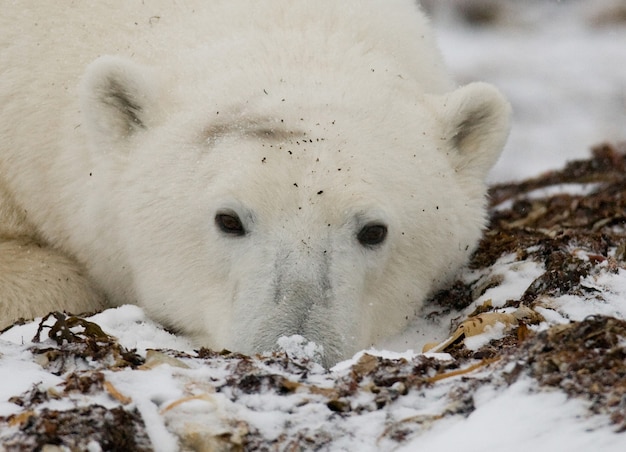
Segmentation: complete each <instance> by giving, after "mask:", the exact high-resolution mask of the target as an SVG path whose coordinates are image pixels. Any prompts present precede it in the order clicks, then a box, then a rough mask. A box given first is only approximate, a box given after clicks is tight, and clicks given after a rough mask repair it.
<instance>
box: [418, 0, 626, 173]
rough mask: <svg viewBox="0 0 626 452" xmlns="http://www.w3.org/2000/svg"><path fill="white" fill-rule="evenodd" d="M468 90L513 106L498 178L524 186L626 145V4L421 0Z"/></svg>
mask: <svg viewBox="0 0 626 452" xmlns="http://www.w3.org/2000/svg"><path fill="white" fill-rule="evenodd" d="M420 3H421V4H422V6H423V7H424V9H425V10H426V11H427V12H428V13H429V14H430V16H431V18H432V22H433V25H434V27H435V31H436V33H437V36H438V42H439V46H440V47H441V50H442V52H443V54H444V58H445V60H446V62H447V64H448V66H449V67H450V68H451V70H452V72H453V74H454V76H455V77H456V80H457V81H458V82H459V84H465V83H468V82H471V81H476V80H483V81H487V82H490V83H493V84H494V85H496V86H498V87H499V88H500V89H501V90H502V91H503V92H504V93H505V95H506V96H507V97H508V98H509V100H510V102H511V104H512V105H513V110H514V118H513V128H512V130H511V136H510V138H509V142H508V144H507V147H506V148H505V151H504V153H503V155H502V157H501V159H500V161H499V162H498V164H497V165H496V167H495V168H494V169H493V171H492V173H491V175H490V178H489V182H492V183H493V182H502V181H510V180H519V179H522V178H526V177H530V176H537V175H539V174H540V173H541V172H544V171H547V170H549V169H555V168H560V167H562V166H563V164H564V162H565V161H566V160H571V159H576V158H584V157H586V156H588V155H589V149H590V147H591V146H593V145H595V144H598V143H600V142H607V141H608V142H611V143H620V142H622V143H624V142H626V0H560V1H559V0H421V2H420Z"/></svg>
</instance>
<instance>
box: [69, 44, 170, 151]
mask: <svg viewBox="0 0 626 452" xmlns="http://www.w3.org/2000/svg"><path fill="white" fill-rule="evenodd" d="M158 85H159V84H158V83H157V79H156V76H155V75H154V74H153V73H152V71H151V70H150V69H149V68H147V67H144V66H141V65H139V64H137V63H135V62H133V61H130V60H128V59H126V58H121V57H114V56H103V57H100V58H98V59H97V60H96V61H94V62H93V63H91V64H90V65H89V66H88V68H87V71H86V72H85V75H84V77H83V80H82V83H81V88H80V89H81V93H80V100H81V110H82V115H83V126H84V127H85V128H86V131H87V132H86V133H87V135H88V136H89V138H90V139H91V140H92V144H93V145H94V146H95V147H96V148H100V149H101V148H103V147H104V148H105V149H115V148H118V147H120V146H123V145H124V143H125V142H126V141H128V139H130V138H131V137H132V136H133V135H134V134H135V133H137V132H138V131H140V130H142V129H145V128H147V127H148V126H149V125H151V122H152V121H153V119H154V116H155V115H156V100H157V99H158V91H159V86H158Z"/></svg>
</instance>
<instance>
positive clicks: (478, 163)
mask: <svg viewBox="0 0 626 452" xmlns="http://www.w3.org/2000/svg"><path fill="white" fill-rule="evenodd" d="M433 100H434V103H435V108H436V110H437V111H438V116H439V119H440V121H441V122H442V125H443V137H442V139H443V140H446V141H447V142H449V144H450V147H451V148H452V149H453V151H456V152H454V153H453V154H452V155H451V158H452V160H453V165H454V167H455V169H456V170H457V171H459V172H460V173H464V172H465V173H469V174H471V175H472V176H473V177H479V178H480V179H481V180H482V179H484V178H485V177H486V176H487V173H488V171H489V170H490V169H491V167H492V166H493V165H494V164H495V163H496V161H497V160H498V157H499V156H500V153H501V152H502V148H503V147H504V144H505V142H506V139H507V137H508V135H509V127H510V126H509V124H510V117H511V106H510V105H509V103H508V102H507V100H506V99H505V98H504V96H503V95H502V94H501V93H500V91H498V90H497V89H496V88H495V87H493V86H491V85H489V84H487V83H471V84H469V85H466V86H463V87H461V88H458V89H457V90H455V91H452V92H451V93H448V94H445V95H443V96H437V97H434V98H433Z"/></svg>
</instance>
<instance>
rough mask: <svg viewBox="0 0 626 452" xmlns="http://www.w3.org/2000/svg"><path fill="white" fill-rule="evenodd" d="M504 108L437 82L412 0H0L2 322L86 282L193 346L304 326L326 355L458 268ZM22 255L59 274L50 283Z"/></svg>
mask: <svg viewBox="0 0 626 452" xmlns="http://www.w3.org/2000/svg"><path fill="white" fill-rule="evenodd" d="M508 121H509V107H508V104H507V103H506V101H505V100H504V99H503V98H502V96H501V95H500V94H499V93H498V92H497V91H496V90H495V89H494V88H493V87H490V86H488V85H486V84H481V83H477V84H472V85H468V86H466V87H462V88H458V89H457V88H455V86H454V84H453V83H452V81H451V79H450V77H449V75H448V73H447V72H446V70H445V69H444V67H443V64H442V59H441V56H440V55H439V52H438V51H437V48H436V45H435V43H434V40H433V36H432V33H431V31H430V29H429V27H428V24H427V22H426V19H425V18H424V16H423V15H422V13H421V12H420V11H419V10H418V7H417V6H416V5H415V2H414V1H413V0H360V1H359V0H343V1H336V0H318V1H315V2H312V1H308V0H212V1H204V0H188V1H182V2H175V1H173V0H172V1H166V0H151V1H149V2H143V1H141V0H128V1H124V2H105V1H100V2H71V1H69V0H60V1H57V2H39V1H35V0H29V1H22V2H13V3H10V4H9V5H5V6H4V7H3V11H2V15H0V176H1V178H2V184H4V187H5V191H6V196H5V198H6V199H7V201H6V202H7V203H10V205H11V206H13V207H11V209H13V211H15V212H17V213H20V215H22V214H23V215H22V216H23V218H22V219H21V220H20V221H17V225H18V226H19V225H20V224H24V225H28V226H24V227H25V229H24V231H23V233H20V234H13V236H11V235H10V234H9V235H6V237H7V238H6V241H5V243H4V245H3V246H4V247H8V248H9V249H10V250H11V252H10V253H5V252H3V253H2V254H0V270H1V271H2V275H0V305H2V306H4V305H7V304H8V305H10V306H11V308H10V309H9V310H8V314H6V315H5V312H7V311H5V310H3V311H2V315H3V316H4V323H8V322H11V321H12V320H13V319H14V318H16V317H19V316H34V315H37V314H44V313H45V312H47V311H48V310H49V309H51V307H52V305H55V306H54V307H55V308H56V309H63V308H65V309H71V310H81V311H87V310H91V309H96V308H99V307H100V304H101V301H102V298H101V296H100V292H99V290H100V289H102V290H103V291H104V293H105V294H106V297H107V299H108V303H109V304H110V305H118V304H122V303H137V304H139V305H141V306H143V307H144V308H145V309H146V310H147V312H148V313H149V314H150V315H152V316H153V317H154V318H155V319H157V320H159V321H161V322H163V323H166V324H168V325H170V326H172V327H174V328H177V329H179V330H181V331H183V332H186V333H188V334H190V335H192V336H194V337H196V338H197V340H198V341H199V342H200V343H202V344H203V345H206V346H210V347H216V348H220V347H227V348H231V349H235V350H239V351H242V352H257V351H264V350H270V349H273V348H274V347H275V345H276V339H277V338H278V337H280V336H282V335H291V334H301V335H303V336H305V337H306V338H308V339H309V340H312V341H315V342H317V343H318V344H319V345H321V346H323V347H324V357H323V361H324V363H325V364H332V363H333V362H335V361H337V360H338V359H341V358H343V357H346V356H348V355H350V354H351V353H353V352H354V351H356V350H358V349H359V348H362V347H365V346H367V345H369V344H371V343H373V342H375V341H377V340H378V339H380V338H382V337H385V336H387V335H390V334H392V333H395V332H397V331H399V330H401V329H402V328H403V327H404V326H405V325H406V323H407V320H408V319H409V318H410V317H411V316H413V315H414V313H415V311H416V310H418V309H419V307H420V306H421V304H422V301H423V300H424V298H425V297H426V296H427V295H428V294H429V293H431V292H432V291H433V290H434V289H436V288H438V287H439V286H440V285H441V284H442V283H444V282H445V281H446V280H447V279H448V278H449V277H450V275H452V274H453V273H454V272H455V271H456V270H457V269H458V267H459V266H461V265H462V264H463V263H464V262H465V261H466V259H467V257H468V255H469V254H470V253H471V251H472V250H473V249H474V247H475V244H476V242H477V240H478V239H479V237H480V234H481V228H482V227H483V225H484V221H485V210H484V192H485V188H484V183H483V180H484V178H485V175H486V173H487V171H488V170H489V169H490V167H491V166H492V165H493V163H494V162H495V161H496V159H497V157H498V155H499V153H500V150H501V149H502V147H503V144H504V141H505V139H506V135H507V132H508ZM0 212H3V213H2V221H3V222H7V224H8V222H9V221H13V220H9V217H11V214H10V213H6V212H5V211H4V210H3V211H0ZM220 213H227V214H229V215H231V216H235V215H236V216H238V217H239V218H240V220H241V223H242V228H243V231H242V232H243V234H233V233H228V232H224V230H222V229H221V228H220V227H219V225H218V224H217V223H216V220H215V218H216V215H218V214H220ZM368 224H370V225H371V224H376V225H383V226H385V227H386V228H387V231H388V232H387V237H386V239H385V240H384V241H383V242H382V243H380V244H377V245H367V244H366V245H363V244H362V243H360V242H359V240H358V236H359V231H361V230H362V229H363V228H364V227H365V226H366V225H368ZM14 227H15V226H14ZM231 232H232V231H231ZM16 235H19V236H20V237H27V238H28V237H30V239H28V240H26V239H24V240H26V241H24V240H22V239H20V240H19V241H16V240H15V239H14V238H12V237H15V236H16ZM31 239H32V240H31ZM33 243H39V246H43V248H39V251H40V253H39V254H38V253H34V254H33V253H28V252H26V251H27V250H26V249H25V248H23V247H24V246H26V247H28V249H31V250H32V249H33V246H37V245H33ZM23 251H24V252H23ZM41 253H43V255H42V254H41ZM40 262H48V270H46V271H50V272H52V273H53V274H56V273H58V274H59V275H60V274H65V272H67V271H69V272H70V273H72V275H77V276H76V278H74V276H72V277H71V278H70V280H72V281H73V285H72V287H71V288H68V289H67V293H65V294H64V295H65V296H61V294H60V292H59V290H62V289H61V288H60V287H59V288H57V289H55V290H54V291H53V295H52V296H50V297H49V296H48V294H49V293H50V292H49V291H48V289H47V287H48V286H47V283H46V282H42V281H43V280H45V279H49V278H46V277H45V272H46V271H42V272H41V273H40V274H39V270H37V269H36V268H37V266H38V265H39V263H40ZM72 262H74V263H72ZM68 265H69V267H67V266H68ZM72 266H73V268H72ZM83 266H84V268H85V269H86V271H87V272H88V274H89V277H90V281H85V280H83V279H82V276H81V275H82V273H81V271H82V270H81V269H82V268H83ZM29 269H32V270H29ZM68 269H69V270H68ZM25 274H28V276H24V275H25ZM96 287H97V288H98V289H96ZM7 294H10V295H7ZM46 300H48V301H46ZM57 302H58V303H59V305H58V306H57V305H56V303H57Z"/></svg>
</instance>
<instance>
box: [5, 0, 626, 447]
mask: <svg viewBox="0 0 626 452" xmlns="http://www.w3.org/2000/svg"><path fill="white" fill-rule="evenodd" d="M445 3H446V2H441V4H439V5H438V6H437V8H436V13H437V14H436V20H435V25H436V28H437V30H438V34H439V42H440V46H441V48H442V51H443V53H444V55H445V58H446V60H447V63H448V64H449V65H450V67H451V68H452V69H453V71H454V72H455V74H456V75H457V78H458V79H459V81H460V82H462V83H466V82H469V81H472V80H485V81H489V82H492V83H494V84H496V85H497V86H499V87H500V88H501V89H502V90H503V91H504V92H505V94H506V95H507V96H508V97H509V99H510V100H511V102H512V104H513V107H514V111H515V114H514V123H513V129H512V132H511V137H510V140H509V143H508V145H507V148H506V151H505V153H504V155H503V157H502V158H501V160H500V161H499V163H498V164H497V165H496V167H495V169H494V170H493V171H492V173H491V176H490V180H491V181H503V180H510V179H521V178H525V177H530V176H535V175H537V174H539V173H541V172H543V171H546V170H549V169H552V168H557V167H561V166H562V165H563V163H564V162H565V161H566V160H567V159H572V158H581V157H585V156H587V155H588V149H589V147H590V146H591V145H593V144H596V143H598V142H601V141H613V142H616V141H621V140H626V128H625V127H624V124H626V25H624V24H622V25H621V26H620V25H615V26H605V27H595V28H594V27H592V26H591V25H590V19H589V18H590V17H594V15H597V14H600V13H601V11H600V9H601V8H602V7H603V6H605V5H607V4H608V3H607V2H594V3H595V4H596V5H597V10H594V9H593V8H592V7H591V6H588V4H587V5H586V6H581V5H582V3H581V2H576V1H573V2H530V3H529V4H528V5H527V10H526V11H523V12H524V14H521V13H520V14H519V17H516V18H515V20H514V21H513V23H512V24H509V25H508V26H495V27H490V28H486V29H483V30H478V29H476V28H471V27H469V26H466V25H463V24H461V23H460V22H458V21H456V20H454V19H453V18H451V14H449V11H447V10H446V8H447V7H446V6H442V4H443V5H445ZM520 3H521V4H526V2H518V4H520ZM519 8H521V7H518V9H517V10H515V11H517V12H520V9H519ZM552 189H554V188H552ZM556 189H558V190H561V191H568V190H574V191H575V190H580V189H581V188H580V186H579V187H557V188H556ZM582 189H583V190H584V189H585V188H584V187H583V188H582ZM537 195H538V196H539V195H541V196H544V195H546V193H545V192H543V193H538V194H537ZM500 208H504V207H503V206H500ZM541 272H542V267H541V266H540V265H539V264H536V263H534V262H530V261H529V262H514V260H513V259H507V257H506V256H505V257H504V258H502V259H501V260H500V261H499V262H498V264H497V265H496V266H494V267H493V268H492V269H491V275H484V274H476V273H472V272H469V271H468V272H466V274H465V278H466V279H468V280H478V278H479V277H483V278H485V277H487V278H489V277H492V278H496V279H497V280H498V281H500V284H499V285H497V286H496V287H493V288H488V289H487V290H486V291H485V292H484V293H483V294H482V295H481V296H480V297H479V298H477V300H476V301H475V302H474V304H473V305H472V306H470V307H468V308H467V310H466V311H465V312H463V313H459V312H456V313H451V314H450V315H448V316H447V317H443V318H441V319H440V320H439V321H438V322H435V321H429V320H427V319H426V317H425V316H418V318H417V319H416V320H415V322H414V323H413V324H412V325H411V327H410V328H409V329H407V331H406V332H404V333H403V334H401V335H399V336H397V337H395V338H390V339H388V340H386V341H384V342H382V343H381V344H377V347H376V349H370V350H367V351H363V352H360V353H358V354H357V355H355V357H353V358H352V359H350V360H347V361H345V362H342V363H339V364H337V365H336V366H335V367H334V368H333V369H332V371H331V374H330V375H331V376H332V378H331V377H330V376H328V375H326V374H324V373H323V372H322V369H321V368H318V369H314V370H313V372H312V375H310V376H309V377H308V378H309V381H310V382H315V384H316V385H318V386H320V387H331V386H332V384H333V381H335V380H334V378H339V377H338V376H342V375H347V374H348V373H349V372H350V369H351V368H352V366H353V365H355V363H357V362H359V360H360V359H361V358H362V357H363V356H364V354H365V353H367V354H369V355H375V356H383V357H386V358H389V359H408V360H410V359H412V358H413V357H415V356H416V355H418V354H419V352H420V351H421V350H422V346H423V345H424V344H425V343H426V342H439V341H442V340H444V339H445V338H446V337H447V336H448V335H449V334H450V325H451V324H452V323H453V322H454V320H455V319H456V318H458V317H464V316H465V315H467V314H468V313H469V312H471V311H473V310H474V309H475V308H476V306H480V305H481V304H482V303H484V302H486V301H488V300H490V301H491V303H492V305H493V306H495V307H499V306H503V305H504V303H505V302H506V301H507V300H508V299H513V298H519V297H520V296H521V294H522V293H523V292H524V290H525V289H526V288H527V287H528V285H529V284H530V283H531V282H532V281H533V280H534V279H535V278H536V277H538V276H539V275H540V274H541ZM584 283H585V284H587V285H588V286H589V287H593V288H595V289H597V290H598V291H599V292H600V293H602V295H603V296H602V298H598V299H589V298H584V299H583V298H581V297H577V296H573V295H566V296H561V297H557V298H554V299H549V300H548V299H547V300H544V304H543V307H539V308H537V311H538V312H539V313H540V314H542V315H543V317H544V319H545V321H546V324H548V325H549V324H559V323H566V322H567V321H568V320H582V319H584V318H585V317H587V316H589V315H592V314H604V315H610V316H614V317H617V318H620V319H626V271H624V270H623V269H620V270H619V271H617V272H616V273H608V272H605V273H601V274H600V275H596V276H589V277H588V278H587V280H585V282H584ZM503 312H504V311H503ZM90 320H91V321H93V322H95V323H98V324H99V325H100V326H101V327H102V328H103V330H104V331H105V332H106V333H107V334H110V335H112V336H115V337H116V338H118V340H119V343H120V344H121V345H123V346H124V347H126V348H128V349H137V352H138V353H139V354H140V355H142V356H145V355H146V354H147V353H148V350H149V349H172V350H180V351H185V352H189V353H191V352H192V351H193V349H194V346H193V344H191V343H190V342H189V341H187V340H186V339H185V338H184V337H178V336H175V335H173V334H171V333H169V332H167V331H165V330H164V329H163V328H161V327H160V326H159V325H157V324H156V323H154V322H152V321H151V320H150V319H149V318H147V317H146V316H145V314H144V313H143V311H142V310H141V309H140V308H138V307H136V306H122V307H118V308H113V309H108V310H106V311H104V312H102V313H100V314H97V315H95V316H93V317H92V318H90ZM38 323H39V321H38V320H35V321H34V322H31V323H28V324H26V325H22V326H17V327H14V328H12V329H10V330H9V331H7V332H5V333H3V334H2V335H0V382H1V384H0V416H8V415H10V414H14V413H18V412H20V411H21V407H19V406H17V405H15V404H14V403H12V402H9V398H10V397H12V396H15V395H20V394H22V393H25V392H27V391H30V390H31V389H32V388H33V387H34V386H37V387H40V388H42V389H46V390H47V389H49V388H52V389H54V388H56V387H57V386H58V385H59V384H60V383H61V382H62V378H61V377H60V376H55V375H53V374H51V373H50V372H48V371H45V370H44V369H43V368H42V367H41V366H40V365H39V364H37V363H36V362H34V361H33V360H32V356H31V354H30V352H28V350H27V349H28V347H29V346H30V345H32V343H31V340H32V338H33V337H34V336H35V333H36V330H37V325H38ZM496 325H497V326H495V327H493V328H492V329H490V330H487V331H486V332H485V333H484V334H483V335H478V336H475V337H473V338H469V340H468V339H466V345H467V346H468V347H470V348H472V347H477V346H479V345H480V344H483V343H485V341H488V340H489V339H491V338H493V337H498V335H501V334H502V330H503V329H504V325H503V324H496ZM545 327H546V325H545V324H544V325H543V328H545ZM540 328H541V327H540ZM472 342H474V343H472ZM281 346H282V347H283V349H284V350H285V351H287V353H288V354H289V355H290V356H293V357H295V358H298V359H302V358H306V357H311V356H314V355H315V354H316V353H318V350H316V349H315V347H314V344H307V343H305V342H304V341H303V340H302V338H298V337H290V338H283V339H281ZM426 356H429V357H433V358H436V359H438V360H441V361H449V360H451V359H452V358H451V357H450V355H447V354H445V353H438V354H426ZM182 362H183V363H186V364H188V368H184V367H177V366H175V365H170V364H167V363H166V364H162V365H160V366H156V367H154V368H151V369H147V370H120V371H116V372H113V371H106V372H105V373H106V378H107V380H108V381H110V382H111V383H112V384H113V385H114V386H115V388H116V389H117V390H118V391H120V392H121V393H122V394H125V395H126V396H128V397H130V398H131V399H132V406H135V407H136V408H137V409H138V410H139V411H140V412H141V415H142V417H143V419H144V421H145V423H146V428H147V429H148V434H149V436H150V438H151V440H152V443H153V445H154V447H155V449H156V450H157V451H163V452H170V451H174V450H177V438H176V436H175V435H174V434H172V433H171V431H170V429H171V428H172V427H173V426H174V427H175V426H176V423H177V422H182V420H183V419H193V420H194V422H196V423H197V425H198V426H203V428H205V429H206V428H208V429H212V431H214V432H218V433H219V431H220V429H227V428H228V427H229V426H228V425H227V423H225V419H236V418H238V419H243V420H245V421H246V422H248V423H249V424H250V425H253V426H255V427H256V428H258V429H259V430H260V431H262V432H263V434H264V435H265V436H266V437H267V438H276V437H278V436H279V435H280V434H281V433H284V431H285V425H292V426H294V427H292V428H304V427H305V426H306V428H308V429H310V431H318V430H319V431H326V432H330V434H331V435H334V436H335V440H336V441H335V442H333V445H332V450H360V451H368V450H371V451H377V450H392V449H394V450H399V451H413V450H417V449H419V450H429V451H452V450H463V451H465V452H472V451H500V450H507V451H512V452H515V451H520V452H521V451H527V450H532V451H536V452H541V451H554V450H568V451H570V452H576V451H580V452H582V451H588V450H601V451H603V452H612V451H616V452H617V451H620V452H621V451H623V450H626V437H625V436H624V434H616V433H615V432H614V430H615V427H614V426H613V425H611V423H610V422H609V420H608V419H607V418H606V417H605V416H603V415H590V414H589V410H588V409H587V408H588V406H587V402H585V401H583V400H580V399H568V398H567V396H566V395H565V393H563V392H560V391H558V390H549V389H540V388H538V386H537V384H536V382H535V381H534V380H532V379H531V378H530V377H523V378H520V379H519V380H518V381H517V382H515V383H514V384H512V385H510V386H509V385H505V384H502V385H485V386H482V387H481V388H480V389H478V390H477V392H476V393H475V394H474V403H475V410H474V411H473V412H472V413H471V414H470V415H469V416H467V417H463V416H452V417H446V418H444V419H442V420H440V421H437V416H438V415H439V414H441V413H442V412H443V411H444V410H445V409H446V406H447V404H448V403H449V401H448V399H447V395H448V394H449V393H450V391H452V390H453V389H454V388H456V387H459V385H464V384H468V383H467V382H466V380H473V379H480V377H481V372H488V371H487V370H484V371H480V370H479V371H477V372H474V373H472V374H471V377H466V380H464V379H463V378H462V377H452V378H448V379H446V380H444V381H441V382H439V383H437V384H435V385H433V387H432V388H430V390H429V391H415V392H412V393H410V394H409V395H407V396H405V397H403V398H401V399H398V401H397V402H398V403H396V404H395V405H394V406H393V407H390V408H389V409H387V410H386V411H385V410H378V411H371V412H367V413H365V414H363V415H361V416H352V417H345V418H342V417H337V416H335V417H331V416H330V413H329V410H328V408H327V406H326V405H325V403H323V402H322V401H321V399H320V400H318V399H316V396H315V395H314V394H310V393H300V392H295V393H294V394H291V395H288V396H281V397H277V396H276V395H275V394H272V393H259V394H248V395H246V396H245V397H241V398H240V399H239V400H240V401H239V403H233V402H232V401H231V400H230V399H228V397H227V395H225V394H222V393H214V392H213V393H212V392H211V390H210V387H211V385H212V384H214V383H215V382H216V381H224V380H225V378H226V377H227V370H226V369H225V368H224V367H220V366H215V367H210V368H208V367H207V366H200V365H198V363H196V362H192V361H189V362H187V361H185V360H182ZM274 370H276V369H274ZM286 377H287V378H288V377H289V376H288V375H286ZM190 393H191V394H192V398H191V399H189V400H188V401H186V402H184V403H181V404H180V405H176V403H178V402H180V401H181V400H183V399H184V398H185V397H189V396H190ZM360 397H362V399H359V400H356V401H354V400H353V401H352V403H353V404H354V403H357V404H359V403H360V404H363V405H367V404H368V403H372V400H370V399H368V397H369V396H368V395H366V394H362V395H361V396H360ZM96 401H97V402H98V403H100V404H102V405H105V406H116V405H117V401H115V400H113V399H112V398H110V397H109V398H107V397H105V396H103V395H101V396H98V398H97V399H96ZM305 402H306V403H305ZM67 403H68V402H67V401H60V402H58V404H57V405H55V402H54V401H52V402H50V404H49V405H48V406H50V407H53V406H57V407H67ZM71 403H72V404H75V405H81V404H86V403H94V398H90V397H89V396H87V395H82V396H75V397H74V398H73V399H72V402H71ZM417 417H423V419H424V422H423V425H425V427H424V428H422V429H421V430H419V432H418V433H416V434H415V436H413V437H411V438H409V440H408V441H407V442H405V443H403V444H402V445H401V446H398V444H397V443H395V442H392V441H391V440H389V439H388V438H387V437H386V436H385V428H386V426H388V425H390V424H391V423H392V421H395V422H402V421H403V420H407V419H414V418H417ZM208 426H210V427H208ZM298 426H299V427H298ZM1 435H2V432H0V436H1ZM89 450H93V451H97V450H100V445H99V444H97V443H90V445H89Z"/></svg>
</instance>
